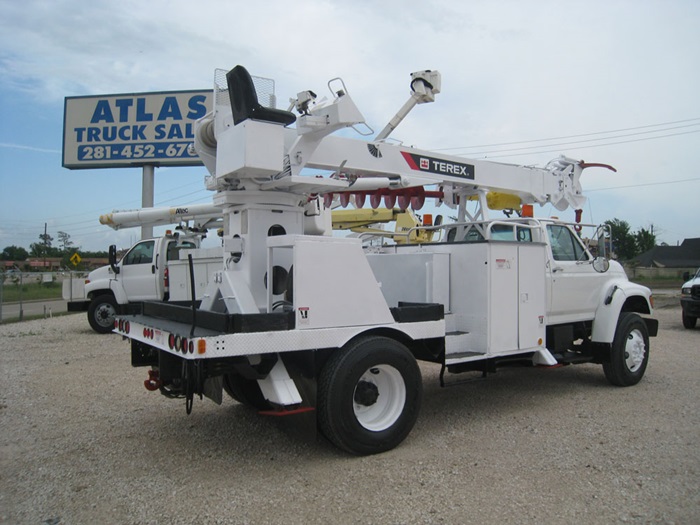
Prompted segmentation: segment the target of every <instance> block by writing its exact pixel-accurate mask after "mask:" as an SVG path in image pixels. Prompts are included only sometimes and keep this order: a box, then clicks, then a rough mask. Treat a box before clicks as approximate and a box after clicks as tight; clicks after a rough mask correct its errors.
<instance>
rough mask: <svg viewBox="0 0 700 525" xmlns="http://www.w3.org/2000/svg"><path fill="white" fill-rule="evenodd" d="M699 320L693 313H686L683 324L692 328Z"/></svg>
mask: <svg viewBox="0 0 700 525" xmlns="http://www.w3.org/2000/svg"><path fill="white" fill-rule="evenodd" d="M697 322H698V318H697V317H693V316H692V315H685V313H684V314H683V326H684V327H685V328H688V329H689V330H692V329H693V328H695V325H696V323H697Z"/></svg>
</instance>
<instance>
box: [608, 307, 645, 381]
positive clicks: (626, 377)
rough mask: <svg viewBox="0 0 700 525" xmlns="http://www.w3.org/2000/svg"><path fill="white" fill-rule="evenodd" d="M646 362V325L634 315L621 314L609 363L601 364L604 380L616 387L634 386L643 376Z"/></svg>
mask: <svg viewBox="0 0 700 525" xmlns="http://www.w3.org/2000/svg"><path fill="white" fill-rule="evenodd" d="M648 362H649V332H648V330H647V325H646V323H645V322H644V320H643V319H642V318H641V317H640V316H639V315H637V314H635V313H631V312H623V313H621V314H620V318H619V319H618V321H617V330H616V331H615V339H614V340H613V344H612V349H611V353H610V362H609V363H603V371H604V372H605V377H606V379H607V380H608V381H609V382H610V383H611V384H613V385H616V386H632V385H636V384H637V383H639V381H640V380H641V379H642V377H643V376H644V372H645V371H646V368H647V363H648Z"/></svg>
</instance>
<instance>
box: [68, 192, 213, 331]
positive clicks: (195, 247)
mask: <svg viewBox="0 0 700 525" xmlns="http://www.w3.org/2000/svg"><path fill="white" fill-rule="evenodd" d="M220 218H221V212H220V210H217V209H216V208H214V207H213V206H212V205H209V204H206V205H194V206H179V207H172V208H150V209H148V208H147V209H143V210H133V211H120V212H116V211H115V212H112V213H109V214H106V215H102V216H101V217H100V222H101V223H102V224H106V225H109V226H111V227H113V228H115V229H119V228H128V227H134V226H142V225H144V224H149V225H161V224H170V223H173V222H180V225H179V226H178V230H176V231H175V232H171V231H168V232H166V234H165V235H164V236H163V237H157V238H153V239H144V240H142V241H139V242H137V243H136V244H134V245H133V246H132V247H131V248H130V249H129V250H128V252H127V253H126V254H125V255H124V256H123V257H122V258H121V260H120V261H118V262H117V259H116V246H114V245H112V246H110V248H109V259H110V260H109V265H108V266H103V267H101V268H97V269H96V270H93V271H92V272H90V273H89V274H88V277H87V279H85V280H72V281H69V280H66V281H64V287H63V298H64V299H65V300H66V301H67V302H68V311H69V312H82V311H87V317H88V322H89V323H90V326H91V327H92V329H93V330H95V331H96V332H98V333H102V334H106V333H110V332H112V330H113V329H114V319H115V317H116V315H117V314H118V313H128V312H133V311H138V308H139V307H138V304H139V303H140V302H142V301H168V300H169V301H173V302H177V301H181V300H186V299H190V298H191V297H192V296H191V291H190V287H191V283H190V277H189V272H188V267H189V257H190V256H191V257H192V258H193V265H194V268H195V271H194V276H195V284H194V288H195V292H196V298H197V299H199V298H200V297H201V295H202V293H203V291H204V289H205V288H206V285H207V282H208V280H209V274H210V273H213V272H214V271H215V270H218V269H219V267H220V266H221V249H217V248H209V249H200V243H201V239H202V238H203V237H204V236H206V232H207V229H208V228H214V227H217V226H219V225H220ZM189 220H195V221H196V224H195V225H194V226H188V225H187V222H188V221H189Z"/></svg>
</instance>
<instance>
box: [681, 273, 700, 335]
mask: <svg viewBox="0 0 700 525" xmlns="http://www.w3.org/2000/svg"><path fill="white" fill-rule="evenodd" d="M683 280H684V281H686V282H685V283H683V286H682V287H681V308H682V310H683V326H684V327H686V328H689V329H692V328H695V325H696V324H697V322H698V317H700V268H698V269H697V271H696V272H695V275H694V276H693V277H692V278H691V277H690V272H686V274H685V275H684V276H683Z"/></svg>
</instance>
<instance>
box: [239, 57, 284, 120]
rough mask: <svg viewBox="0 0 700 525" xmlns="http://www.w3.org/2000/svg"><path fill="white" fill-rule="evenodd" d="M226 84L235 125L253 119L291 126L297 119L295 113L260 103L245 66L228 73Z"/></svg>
mask: <svg viewBox="0 0 700 525" xmlns="http://www.w3.org/2000/svg"><path fill="white" fill-rule="evenodd" d="M226 83H227V84H228V96H229V99H230V100H231V113H233V124H234V125H236V124H240V123H241V122H243V121H244V120H247V119H253V120H262V121H265V122H272V123H273V124H282V125H284V126H289V125H290V124H292V123H293V122H294V121H295V120H296V119H297V117H296V116H295V115H294V113H291V112H289V111H284V110H282V109H274V108H266V107H265V106H262V105H261V104H260V103H259V102H258V94H257V93H256V92H255V85H254V84H253V79H252V78H251V77H250V73H248V70H247V69H246V68H244V67H243V66H236V67H234V68H233V69H232V70H231V71H229V72H228V73H226Z"/></svg>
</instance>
